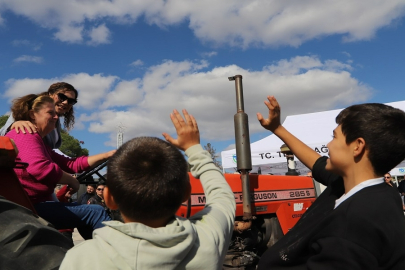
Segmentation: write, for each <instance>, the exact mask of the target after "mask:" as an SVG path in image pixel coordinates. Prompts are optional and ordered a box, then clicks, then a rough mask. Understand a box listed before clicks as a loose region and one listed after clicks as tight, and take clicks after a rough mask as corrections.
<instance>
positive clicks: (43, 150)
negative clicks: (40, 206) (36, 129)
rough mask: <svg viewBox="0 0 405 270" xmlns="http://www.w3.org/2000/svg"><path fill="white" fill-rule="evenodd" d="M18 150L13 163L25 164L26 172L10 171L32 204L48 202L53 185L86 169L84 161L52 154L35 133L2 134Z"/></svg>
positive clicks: (12, 132)
mask: <svg viewBox="0 0 405 270" xmlns="http://www.w3.org/2000/svg"><path fill="white" fill-rule="evenodd" d="M6 136H7V137H9V138H11V139H13V140H14V142H15V144H16V146H17V148H18V151H19V153H18V156H17V161H21V162H26V163H28V164H29V166H28V167H27V168H26V169H14V171H15V173H16V174H17V177H18V179H19V180H20V182H21V184H22V186H23V187H24V189H25V191H26V192H27V193H28V196H29V198H30V199H31V202H32V203H34V204H35V203H39V202H44V201H49V200H51V198H52V197H51V196H52V193H53V192H54V189H55V186H56V184H57V183H58V182H59V180H60V179H61V177H62V170H64V171H65V172H67V173H77V172H82V171H84V170H86V169H88V168H89V164H88V162H87V159H88V157H85V156H83V157H78V158H68V157H65V156H62V155H59V154H58V153H55V152H54V151H52V149H51V148H50V147H49V146H47V145H46V144H45V143H44V142H43V140H42V138H41V136H39V134H38V133H34V134H30V133H26V134H23V133H21V132H20V133H19V134H17V133H16V132H15V130H11V131H10V132H9V133H7V134H6Z"/></svg>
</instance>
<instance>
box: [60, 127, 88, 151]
mask: <svg viewBox="0 0 405 270" xmlns="http://www.w3.org/2000/svg"><path fill="white" fill-rule="evenodd" d="M61 136H62V145H61V146H60V147H59V150H60V151H62V153H64V154H65V155H68V156H69V157H80V156H88V155H89V150H87V149H86V148H82V147H81V146H80V144H81V143H84V142H83V141H79V140H78V139H75V138H74V137H73V136H71V135H69V133H68V132H67V131H65V130H61Z"/></svg>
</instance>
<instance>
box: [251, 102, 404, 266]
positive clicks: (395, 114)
mask: <svg viewBox="0 0 405 270" xmlns="http://www.w3.org/2000/svg"><path fill="white" fill-rule="evenodd" d="M265 104H266V106H267V107H268V109H269V116H268V118H267V119H264V118H263V116H262V115H261V114H260V113H258V114H257V118H258V120H259V121H260V123H261V125H262V126H263V127H264V128H265V129H268V130H270V131H272V132H273V133H274V134H275V135H276V136H278V137H279V138H280V139H281V140H283V141H284V142H285V143H286V144H287V145H288V146H289V148H290V149H291V150H292V152H293V153H294V154H295V155H296V156H297V158H298V159H300V160H301V162H302V163H304V164H305V165H306V166H307V167H308V168H309V169H311V170H312V174H313V177H314V178H315V180H317V181H318V182H320V183H322V184H324V185H326V186H327V189H326V190H325V191H324V192H323V193H322V194H321V195H320V196H319V198H318V199H317V200H316V201H315V203H314V204H313V205H312V206H311V207H310V208H309V209H308V210H307V211H306V213H305V214H304V215H303V216H302V217H301V219H300V220H299V221H298V223H297V224H296V225H295V227H294V228H293V229H292V230H291V231H289V232H288V233H287V234H286V235H285V236H284V237H283V238H282V239H281V240H280V241H278V242H277V243H276V244H275V245H273V246H272V247H271V248H269V249H268V250H267V251H266V252H265V253H264V254H263V256H262V258H261V261H260V262H259V269H272V270H276V269H405V218H404V214H403V211H402V204H401V201H400V197H399V196H398V192H397V191H396V190H395V189H393V188H392V187H391V186H389V185H387V184H386V183H385V182H384V180H383V176H384V174H385V173H386V172H387V171H390V170H391V169H392V168H393V167H394V166H395V165H397V164H399V163H400V162H401V161H402V160H404V158H405V150H404V149H405V137H404V136H403V134H405V113H404V112H403V111H401V110H399V109H395V108H392V107H390V106H386V105H383V104H376V103H374V104H361V105H353V106H350V107H348V108H346V109H344V110H343V111H342V112H340V113H339V115H338V116H337V117H336V123H337V124H338V126H337V127H336V129H335V130H333V136H332V137H333V139H332V141H331V142H330V143H329V144H328V148H329V158H327V157H321V156H320V155H319V154H318V153H316V152H315V151H314V150H312V149H311V148H309V147H308V146H306V145H305V144H304V143H303V142H301V141H300V140H299V139H297V138H296V137H294V136H293V135H292V134H291V133H289V132H288V131H287V130H286V129H285V128H284V127H283V126H282V125H281V124H280V106H279V104H278V102H277V100H276V99H275V98H274V97H273V96H269V97H268V100H267V101H265ZM393 130H395V131H393Z"/></svg>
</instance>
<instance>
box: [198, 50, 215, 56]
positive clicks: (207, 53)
mask: <svg viewBox="0 0 405 270" xmlns="http://www.w3.org/2000/svg"><path fill="white" fill-rule="evenodd" d="M217 54H218V53H217V52H214V51H212V52H205V53H202V54H201V55H202V56H203V57H213V56H215V55H217Z"/></svg>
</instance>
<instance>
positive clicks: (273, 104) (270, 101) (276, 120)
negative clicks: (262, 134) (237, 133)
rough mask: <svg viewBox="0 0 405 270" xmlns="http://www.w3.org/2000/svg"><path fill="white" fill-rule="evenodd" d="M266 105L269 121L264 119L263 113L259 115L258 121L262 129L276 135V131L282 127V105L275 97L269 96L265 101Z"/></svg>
mask: <svg viewBox="0 0 405 270" xmlns="http://www.w3.org/2000/svg"><path fill="white" fill-rule="evenodd" d="M264 104H266V106H267V108H268V109H269V116H268V118H267V119H264V118H263V116H262V114H261V113H257V120H259V122H260V124H261V125H262V127H264V128H265V129H268V130H270V131H271V132H273V133H274V131H275V130H276V129H277V128H278V127H279V126H281V123H280V115H281V108H280V105H279V104H278V102H277V99H276V98H275V97H274V96H267V100H266V101H264Z"/></svg>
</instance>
